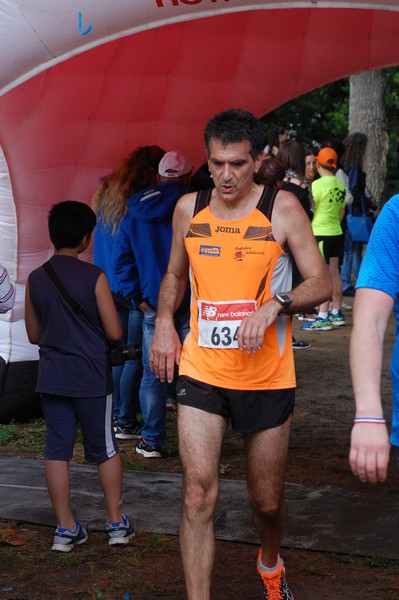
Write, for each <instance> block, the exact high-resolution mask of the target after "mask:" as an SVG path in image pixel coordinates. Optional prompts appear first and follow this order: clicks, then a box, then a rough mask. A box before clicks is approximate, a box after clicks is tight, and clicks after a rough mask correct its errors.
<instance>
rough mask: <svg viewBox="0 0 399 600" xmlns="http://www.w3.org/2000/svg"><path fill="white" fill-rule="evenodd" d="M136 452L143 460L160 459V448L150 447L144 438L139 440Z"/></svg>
mask: <svg viewBox="0 0 399 600" xmlns="http://www.w3.org/2000/svg"><path fill="white" fill-rule="evenodd" d="M136 452H137V454H141V455H142V456H144V458H161V446H150V444H147V442H146V441H145V439H144V438H141V440H140V441H139V443H138V444H137V446H136Z"/></svg>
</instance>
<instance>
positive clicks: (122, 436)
mask: <svg viewBox="0 0 399 600" xmlns="http://www.w3.org/2000/svg"><path fill="white" fill-rule="evenodd" d="M114 431H115V437H116V438H117V439H118V440H139V439H140V438H141V426H140V425H125V426H123V425H116V427H115V428H114Z"/></svg>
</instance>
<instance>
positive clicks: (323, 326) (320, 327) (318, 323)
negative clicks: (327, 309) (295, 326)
mask: <svg viewBox="0 0 399 600" xmlns="http://www.w3.org/2000/svg"><path fill="white" fill-rule="evenodd" d="M332 328H333V326H332V324H331V321H330V319H329V318H328V317H326V318H325V319H322V318H321V317H317V319H315V320H314V321H310V322H309V323H304V324H303V325H301V329H306V330H307V331H331V329H332Z"/></svg>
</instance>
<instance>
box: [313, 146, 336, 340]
mask: <svg viewBox="0 0 399 600" xmlns="http://www.w3.org/2000/svg"><path fill="white" fill-rule="evenodd" d="M316 158H317V172H318V174H319V175H320V178H319V179H316V180H315V181H313V183H312V195H313V201H314V208H313V210H314V216H313V220H312V230H313V234H314V236H315V238H316V241H317V243H318V245H319V250H320V252H321V254H322V256H323V257H324V260H325V261H326V263H327V265H328V269H329V271H330V276H331V280H332V284H333V296H332V300H333V308H332V313H331V315H329V314H328V307H329V301H326V302H323V303H322V304H321V305H320V307H319V313H318V316H317V318H316V319H315V320H314V321H310V322H308V323H305V324H304V325H302V329H306V330H308V331H331V330H332V329H333V326H342V325H345V317H344V315H343V314H342V310H341V309H342V280H341V275H340V272H339V260H340V256H341V255H342V253H343V251H344V234H343V231H342V227H341V222H342V219H343V217H344V214H345V194H346V190H345V186H344V184H343V183H342V181H340V180H339V179H338V178H337V177H336V176H335V172H336V169H337V164H338V156H337V153H336V152H335V150H333V149H332V148H322V149H321V150H320V152H319V153H318V155H317V157H316Z"/></svg>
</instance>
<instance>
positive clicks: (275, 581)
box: [256, 550, 294, 600]
mask: <svg viewBox="0 0 399 600" xmlns="http://www.w3.org/2000/svg"><path fill="white" fill-rule="evenodd" d="M261 554H262V550H259V554H258V560H257V563H256V566H257V569H258V573H259V577H260V578H261V581H262V584H263V590H264V596H263V598H264V600H294V596H293V595H292V594H291V592H290V590H289V588H288V584H287V581H286V579H285V568H284V563H283V560H282V559H281V558H280V567H279V568H278V570H277V572H276V573H273V574H272V575H269V573H263V572H262V571H261V569H260V567H259V563H260V557H261Z"/></svg>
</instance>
